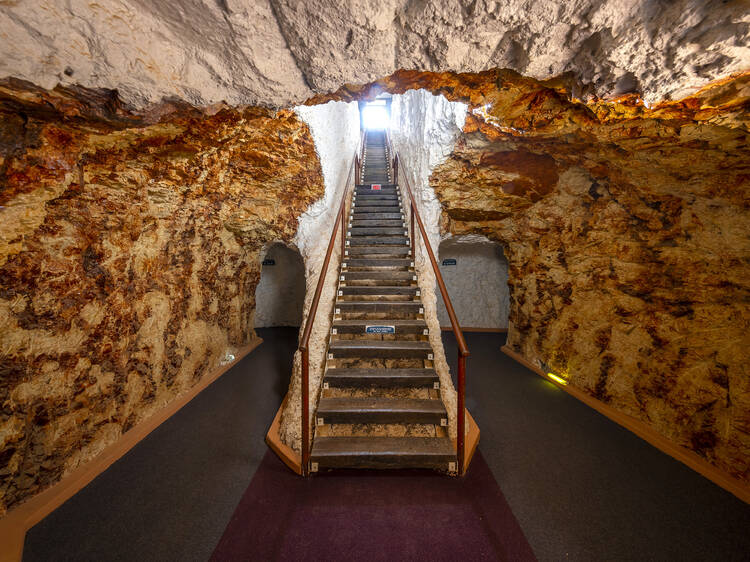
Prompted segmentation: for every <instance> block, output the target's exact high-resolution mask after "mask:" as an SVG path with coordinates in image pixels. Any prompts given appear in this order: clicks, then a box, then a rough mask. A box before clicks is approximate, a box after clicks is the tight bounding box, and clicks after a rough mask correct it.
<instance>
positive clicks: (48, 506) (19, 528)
mask: <svg viewBox="0 0 750 562" xmlns="http://www.w3.org/2000/svg"><path fill="white" fill-rule="evenodd" d="M261 343H263V340H262V339H261V338H256V339H255V340H253V341H252V342H251V343H249V344H248V345H246V346H245V347H243V348H241V349H240V350H239V351H238V352H237V353H236V355H235V358H234V360H233V361H232V362H230V363H227V364H225V365H222V366H221V367H219V368H218V369H216V370H215V371H214V372H212V373H211V374H210V375H208V376H207V377H203V378H202V379H201V380H200V382H198V384H196V385H195V386H194V387H192V388H191V389H190V390H188V391H187V392H185V393H184V394H181V395H179V396H177V397H176V398H175V399H174V400H172V401H171V402H170V403H169V404H167V405H166V406H164V407H163V408H162V409H161V410H159V411H157V412H154V413H153V414H152V415H151V416H150V417H149V418H148V419H146V420H144V421H142V422H141V423H139V424H138V425H136V426H135V427H133V428H131V429H130V430H129V431H128V432H126V433H125V434H124V435H123V436H122V437H121V438H120V439H119V440H117V441H116V442H115V443H112V444H111V445H109V446H108V447H107V448H106V449H104V450H103V451H102V452H101V453H100V454H99V455H97V456H96V457H94V458H93V459H91V460H90V461H88V462H87V463H85V464H84V465H83V466H81V467H79V468H77V469H75V470H74V471H73V472H71V473H70V474H68V475H67V476H65V477H64V478H63V479H62V480H60V481H59V482H57V483H56V484H54V485H52V486H51V487H50V488H47V489H46V490H44V491H42V492H40V493H38V494H37V495H35V496H34V497H32V498H30V499H29V500H28V501H26V502H24V503H22V504H21V505H19V506H18V507H16V508H14V509H11V510H10V511H9V512H8V513H7V514H6V515H5V517H3V518H2V519H0V562H18V561H20V560H21V557H22V555H23V543H24V539H25V537H26V531H28V530H29V529H31V527H33V526H34V525H36V524H37V523H38V522H39V521H41V520H42V519H44V518H45V517H46V516H47V515H49V514H50V513H52V512H53V511H54V510H55V509H57V508H58V507H60V506H61V505H62V504H63V503H64V502H65V501H66V500H68V499H69V498H71V497H72V496H73V495H75V494H76V493H77V492H78V491H80V490H81V489H82V488H83V487H84V486H86V485H87V484H88V483H89V482H91V481H92V480H93V479H94V478H96V477H97V476H98V475H99V474H101V473H102V472H104V471H105V470H107V468H109V467H110V466H111V465H112V464H113V463H114V462H115V461H116V460H117V459H119V458H120V457H122V456H123V455H124V454H125V453H127V452H128V451H129V450H130V449H132V448H133V447H134V446H135V445H136V444H137V443H138V442H139V441H141V440H142V439H143V438H144V437H146V436H147V435H148V434H149V433H151V432H152V431H153V430H155V429H156V428H157V427H159V426H160V425H161V424H162V423H164V422H165V421H166V420H168V419H169V418H170V417H171V416H173V415H174V414H175V413H176V412H178V411H179V410H180V409H181V408H182V407H183V406H185V404H187V403H188V402H190V401H191V400H192V399H193V398H195V397H196V396H197V395H198V394H200V392H201V391H203V390H204V389H206V388H207V387H208V386H209V385H211V383H213V382H215V381H216V380H217V379H218V378H219V377H220V376H221V375H223V374H224V373H226V372H227V371H228V370H229V369H231V368H232V367H233V366H234V365H236V364H237V363H238V362H239V361H240V360H241V359H242V358H244V357H245V356H246V355H247V354H249V353H250V352H251V351H253V350H254V349H255V348H256V347H258V346H259V345H260V344H261Z"/></svg>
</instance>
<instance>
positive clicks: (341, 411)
mask: <svg viewBox="0 0 750 562" xmlns="http://www.w3.org/2000/svg"><path fill="white" fill-rule="evenodd" d="M315 418H316V423H317V424H320V422H321V419H322V422H323V423H324V424H337V423H402V424H407V423H425V424H434V425H446V424H447V418H448V413H447V412H446V411H445V406H444V405H443V403H442V401H440V400H425V399H420V398H378V397H373V398H321V399H320V402H318V410H317V412H316V413H315Z"/></svg>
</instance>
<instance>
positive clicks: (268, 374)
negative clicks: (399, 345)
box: [24, 328, 750, 562]
mask: <svg viewBox="0 0 750 562" xmlns="http://www.w3.org/2000/svg"><path fill="white" fill-rule="evenodd" d="M259 334H260V335H261V337H263V338H264V339H265V340H266V341H265V343H264V344H263V345H261V346H260V347H259V348H258V349H257V350H255V351H254V352H253V353H252V354H250V355H249V356H248V357H247V358H245V359H244V360H243V361H242V362H240V363H239V364H238V365H236V366H235V367H234V368H233V369H232V370H230V371H229V372H228V373H226V374H225V375H224V376H223V377H222V378H221V379H219V380H218V381H217V382H216V383H214V384H213V385H211V387H209V388H208V389H206V390H205V391H204V392H202V393H201V394H200V395H199V396H198V397H197V398H195V399H194V400H193V401H192V402H191V403H190V404H188V405H187V406H186V407H185V408H183V409H182V410H181V411H180V412H179V413H178V414H176V415H175V416H173V417H172V418H171V419H170V420H168V421H167V422H165V423H164V424H163V425H162V426H161V427H159V428H158V429H157V430H156V431H154V432H153V433H152V434H151V435H150V436H149V437H148V438H147V439H145V440H144V441H142V442H141V443H139V444H138V445H137V446H136V447H135V448H133V450H131V451H130V452H129V453H128V454H127V455H125V456H124V457H123V458H122V459H121V460H120V461H118V462H117V463H115V464H114V465H113V466H112V467H111V468H110V469H109V470H107V471H106V472H105V473H103V474H102V475H100V476H99V477H98V478H97V479H96V480H94V481H93V482H92V483H91V484H90V485H89V486H87V487H86V488H85V489H84V490H82V491H81V492H80V493H79V494H77V495H76V496H75V497H73V498H71V499H70V500H69V501H68V502H66V503H65V504H64V505H63V506H62V507H60V508H59V509H58V510H57V511H55V512H54V513H52V514H51V515H50V516H49V517H47V518H46V519H45V520H44V521H42V522H41V523H39V524H38V525H37V526H36V527H34V528H33V529H32V530H31V531H30V532H29V533H28V535H27V538H26V549H25V552H24V559H25V560H29V561H33V560H101V561H106V560H138V561H141V562H145V561H150V560H207V559H208V558H209V556H210V554H211V552H212V550H213V549H214V547H215V546H216V545H217V543H218V542H219V539H220V537H221V536H222V533H223V531H224V528H225V527H226V525H227V523H228V522H229V520H230V518H231V516H232V513H233V511H234V509H235V507H236V506H237V504H238V502H239V501H240V498H241V497H242V495H243V493H244V491H245V489H246V488H247V487H248V484H249V482H250V479H251V477H252V475H253V473H254V472H255V470H256V468H257V467H258V464H259V463H260V461H261V459H262V457H263V455H264V453H265V451H266V447H265V444H264V441H263V439H264V437H265V432H266V431H267V429H268V426H269V425H270V423H271V421H272V419H273V416H274V414H275V412H276V409H277V408H278V406H279V404H280V402H281V399H282V398H283V393H284V392H285V391H286V385H287V383H288V380H289V373H290V370H291V360H292V354H293V352H294V349H295V348H296V345H297V339H296V338H297V332H296V330H293V329H280V328H276V329H270V330H259ZM467 336H468V337H467V341H468V344H469V347H470V349H471V352H472V356H471V357H470V358H469V364H468V371H467V372H468V377H467V379H468V385H467V396H468V399H467V406H468V408H469V409H470V410H471V412H472V414H473V415H474V417H475V419H476V420H477V422H478V423H479V425H480V428H481V430H482V437H481V444H480V447H481V449H482V452H483V455H484V458H485V459H486V461H487V463H488V464H489V466H490V468H491V469H492V472H493V473H494V475H495V478H496V479H497V482H498V483H499V485H500V488H501V490H502V492H503V493H504V494H505V497H506V498H507V500H508V503H509V504H510V507H511V508H512V509H513V512H514V514H515V516H516V518H517V519H518V521H519V523H520V524H521V527H522V528H523V531H524V533H525V534H526V537H527V538H528V540H529V543H530V544H531V546H532V548H533V549H534V551H535V553H536V555H537V556H538V557H539V559H540V560H564V559H570V560H597V561H598V560H701V561H707V560H729V561H731V560H750V557H749V556H748V553H750V533H749V532H748V529H750V506H748V505H746V504H744V503H742V502H740V501H739V500H737V499H736V498H734V497H733V496H731V495H730V494H728V493H727V492H724V491H723V490H722V489H720V488H718V487H716V486H714V485H713V484H712V483H711V482H709V481H707V480H705V479H704V478H702V477H700V476H699V475H697V474H695V473H694V472H692V471H691V470H690V469H688V468H687V467H685V466H683V465H682V464H680V463H678V462H677V461H675V460H673V459H671V458H670V457H668V456H666V455H664V454H662V453H661V452H659V451H658V450H656V449H654V448H653V447H651V446H650V445H648V444H647V443H645V442H643V441H641V440H640V439H639V438H637V437H635V436H634V435H633V434H631V433H629V432H628V431H626V430H624V429H622V428H620V427H619V426H618V425H616V424H614V423H613V422H610V421H609V420H608V419H607V418H605V417H603V416H601V415H600V414H598V413H597V412H595V411H593V410H591V409H590V408H588V407H587V406H584V405H583V404H581V403H580V402H578V401H577V400H575V399H574V398H572V397H570V396H568V395H567V394H565V393H564V392H562V391H561V390H559V389H557V388H556V387H554V386H553V385H552V384H550V383H547V382H545V381H544V380H543V379H542V378H540V377H539V376H537V375H536V374H534V373H532V372H531V371H529V370H527V369H525V368H524V367H522V366H521V365H518V364H517V363H515V362H514V361H512V360H511V359H509V358H508V357H506V356H505V355H504V354H502V352H501V351H500V347H501V346H502V345H503V343H504V336H502V335H500V334H468V335H467ZM444 339H445V342H446V352H447V353H448V357H449V360H450V361H452V362H455V343H454V342H453V338H452V336H450V335H446V337H445V338H444ZM454 367H455V365H454ZM454 372H455V368H454ZM248 532H249V533H252V529H248ZM363 532H366V530H365V529H363ZM425 540H429V538H426V539H425Z"/></svg>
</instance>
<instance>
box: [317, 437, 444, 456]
mask: <svg viewBox="0 0 750 562" xmlns="http://www.w3.org/2000/svg"><path fill="white" fill-rule="evenodd" d="M342 455H343V456H351V455H357V456H363V457H366V456H372V455H393V456H405V455H420V456H437V457H446V458H447V457H450V458H451V459H455V457H456V451H455V450H454V449H453V443H452V442H451V440H450V439H448V438H447V437H317V438H316V439H315V442H314V443H313V447H312V457H313V460H316V459H317V458H320V457H326V456H342Z"/></svg>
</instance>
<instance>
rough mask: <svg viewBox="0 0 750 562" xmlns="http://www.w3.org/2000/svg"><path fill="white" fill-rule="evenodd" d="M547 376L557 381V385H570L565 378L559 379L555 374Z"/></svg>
mask: <svg viewBox="0 0 750 562" xmlns="http://www.w3.org/2000/svg"><path fill="white" fill-rule="evenodd" d="M547 376H548V377H549V378H551V379H552V380H553V381H555V382H556V383H558V384H562V385H566V384H568V381H566V380H565V379H564V378H562V377H558V376H557V375H556V374H554V373H547Z"/></svg>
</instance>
